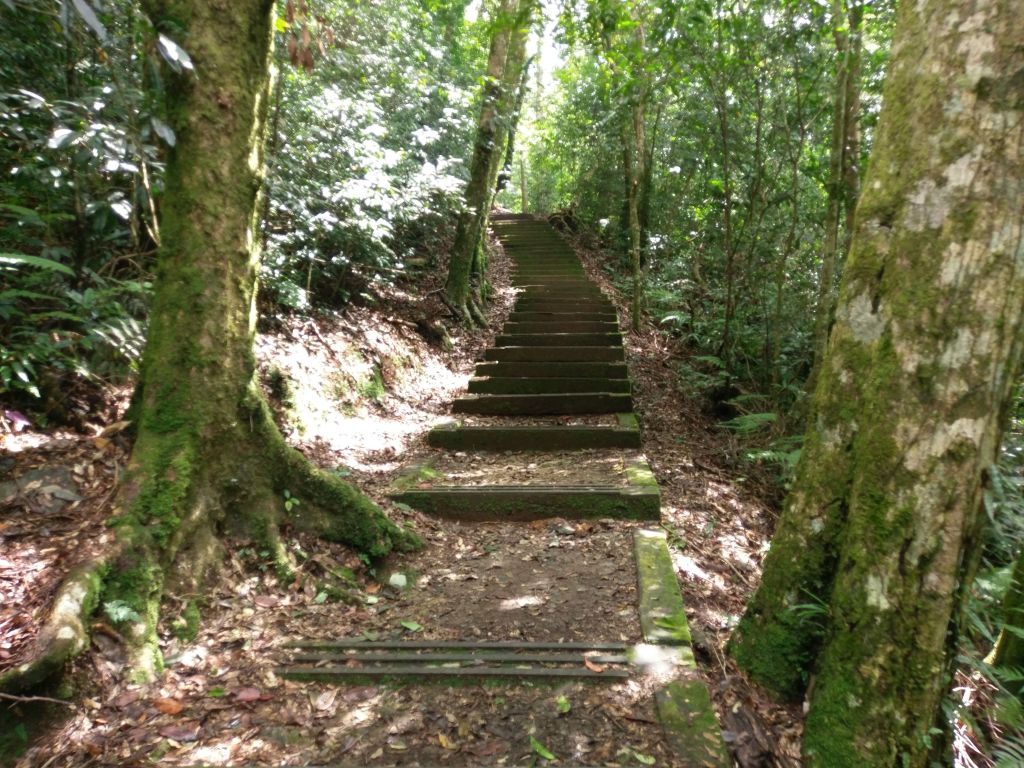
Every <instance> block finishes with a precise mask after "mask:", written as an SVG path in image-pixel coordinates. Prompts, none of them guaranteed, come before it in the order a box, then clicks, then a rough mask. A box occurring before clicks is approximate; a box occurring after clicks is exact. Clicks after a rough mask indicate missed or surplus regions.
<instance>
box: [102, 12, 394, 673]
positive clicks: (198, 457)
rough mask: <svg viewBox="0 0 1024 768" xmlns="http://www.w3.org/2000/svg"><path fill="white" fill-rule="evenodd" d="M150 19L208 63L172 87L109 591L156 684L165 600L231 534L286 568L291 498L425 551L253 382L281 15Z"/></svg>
mask: <svg viewBox="0 0 1024 768" xmlns="http://www.w3.org/2000/svg"><path fill="white" fill-rule="evenodd" d="M143 7H144V10H145V11H146V13H147V14H148V15H149V17H150V19H151V20H152V22H153V25H154V27H155V28H156V30H157V31H158V32H161V33H166V34H167V35H173V36H174V37H175V38H176V39H180V40H181V41H182V45H183V46H185V47H186V49H187V50H188V51H189V53H190V55H191V59H192V61H193V62H194V63H195V75H192V74H191V73H190V72H188V71H179V72H178V73H173V72H170V71H169V70H168V71H165V73H164V75H165V77H166V82H164V84H163V91H164V93H165V98H166V108H167V114H168V116H169V119H170V122H171V125H172V127H173V130H174V132H175V136H176V142H175V145H174V147H173V149H172V150H171V151H170V153H169V156H168V161H167V172H166V181H165V191H164V194H163V208H162V213H163V222H162V223H163V231H162V235H163V236H162V246H161V251H160V256H159V265H158V274H157V280H156V286H155V295H154V299H153V307H152V314H151V320H150V326H149V333H148V337H147V342H146V350H145V353H144V357H143V365H142V370H141V377H140V382H139V390H138V392H137V393H136V402H135V405H134V406H133V409H134V419H135V420H136V423H137V428H138V436H137V440H136V443H135V446H134V450H133V452H132V459H131V464H130V466H129V467H128V472H127V479H126V482H125V483H124V485H123V487H122V490H121V493H120V496H119V499H118V502H117V521H118V536H119V541H120V544H121V550H120V555H119V557H118V560H117V562H116V563H115V564H114V565H113V566H112V568H111V569H110V572H109V573H108V575H107V582H106V586H105V593H104V599H105V600H106V601H107V602H109V603H116V602H117V601H120V602H121V603H123V604H125V605H127V606H128V607H129V608H131V609H132V614H133V615H134V616H135V617H136V618H135V619H133V620H132V621H131V622H130V630H131V632H130V635H131V639H132V640H133V641H134V645H135V647H136V649H137V653H136V658H135V664H136V666H137V669H138V670H139V672H140V673H142V674H146V673H151V672H152V671H154V670H155V669H157V668H159V664H160V660H159V656H158V654H157V652H156V643H155V627H156V622H157V619H158V614H159V605H160V600H161V596H162V594H163V592H164V589H165V587H166V586H168V585H176V586H179V587H184V590H183V591H186V592H188V593H191V594H196V593H197V592H198V591H199V590H198V588H197V586H196V585H197V583H198V582H199V580H200V579H201V578H202V576H203V572H204V571H205V570H206V568H207V566H209V565H210V564H211V563H212V562H214V561H215V560H216V558H217V556H218V554H219V552H220V547H219V544H218V541H219V536H220V534H221V533H222V532H223V531H224V530H228V531H234V532H238V533H242V534H245V535H247V536H252V537H255V538H259V539H262V540H263V543H264V544H265V545H266V546H267V548H269V549H271V550H273V551H274V552H275V553H277V554H278V556H279V563H280V565H281V566H282V567H285V568H286V567H287V565H286V558H285V556H284V552H283V548H282V546H281V543H280V539H279V536H278V533H277V527H278V523H279V521H280V520H281V517H282V515H283V513H284V508H283V501H282V494H283V492H284V491H285V490H286V489H287V490H289V491H290V493H291V495H293V496H294V497H296V498H298V499H300V500H301V505H300V506H299V507H298V508H297V512H298V513H299V514H298V515H296V516H295V518H294V520H293V521H292V522H293V523H294V524H297V525H299V526H301V527H305V528H307V529H310V530H313V531H316V532H318V533H320V534H322V535H324V536H325V537H329V538H332V539H334V540H338V541H345V542H348V543H350V544H352V545H353V546H355V547H357V548H358V549H360V550H362V551H364V552H368V553H370V554H374V555H382V554H384V553H386V552H388V551H389V550H390V549H392V548H393V547H395V546H406V545H411V544H412V543H413V540H412V537H411V536H410V535H409V534H407V533H405V532H404V531H402V530H399V529H398V528H396V527H395V526H394V525H393V524H392V523H391V522H390V521H388V520H387V518H386V517H385V516H384V515H383V513H382V512H381V511H380V510H379V509H377V508H376V507H375V506H374V505H373V504H372V503H371V502H370V501H369V500H367V499H366V498H365V497H363V496H361V495H360V494H359V493H358V492H357V491H356V490H355V489H354V488H352V487H351V486H349V485H346V484H344V483H343V482H341V481H339V480H337V479H335V478H333V477H332V476H329V475H327V474H326V473H323V472H320V471H318V470H317V469H315V468H314V467H312V466H311V465H310V464H309V463H308V462H307V461H306V460H305V458H304V457H303V456H302V455H301V454H299V453H298V452H297V451H294V450H292V449H290V448H288V447H287V446H286V445H285V443H284V441H283V439H282V437H281V435H280V433H279V432H278V430H277V428H276V426H275V425H274V422H273V421H272V419H271V418H270V415H269V411H268V408H267V406H266V403H265V402H264V399H263V397H262V395H261V393H260V390H259V387H258V385H257V383H256V380H255V378H254V372H255V362H254V357H253V349H252V347H253V337H254V333H255V317H256V311H255V297H256V276H257V270H258V267H259V261H260V252H259V237H258V236H257V233H256V222H257V219H258V207H257V203H258V197H259V193H260V189H261V183H262V179H263V145H264V133H265V127H266V116H267V109H268V100H269V98H270V80H271V78H270V68H269V64H270V55H271V49H272V41H273V21H274V3H273V2H272V0H238V1H237V2H232V3H230V4H227V3H207V2H203V1H202V0H175V1H174V2H170V1H169V0H167V1H165V0H145V2H143ZM162 44H165V45H166V44H168V43H166V42H164V43H162ZM179 69H180V68H179Z"/></svg>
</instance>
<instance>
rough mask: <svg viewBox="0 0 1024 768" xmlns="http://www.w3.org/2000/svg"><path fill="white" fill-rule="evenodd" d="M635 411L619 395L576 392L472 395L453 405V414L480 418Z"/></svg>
mask: <svg viewBox="0 0 1024 768" xmlns="http://www.w3.org/2000/svg"><path fill="white" fill-rule="evenodd" d="M632 409H633V398H632V397H631V396H630V395H628V394H625V393H619V392H574V393H571V394H556V395H471V396H469V397H460V398H459V399H458V400H456V401H455V402H454V403H453V404H452V412H453V413H475V414H479V415H481V416H571V415H574V414H581V413H619V412H621V411H630V410H632Z"/></svg>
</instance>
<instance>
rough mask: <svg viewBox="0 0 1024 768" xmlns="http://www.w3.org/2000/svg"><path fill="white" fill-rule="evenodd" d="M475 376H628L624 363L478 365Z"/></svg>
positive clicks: (613, 377) (616, 377)
mask: <svg viewBox="0 0 1024 768" xmlns="http://www.w3.org/2000/svg"><path fill="white" fill-rule="evenodd" d="M475 375H476V376H481V377H483V376H486V377H488V378H492V379H502V378H504V379H509V378H521V377H529V376H535V377H538V378H549V379H554V378H566V379H599V378H606V379H625V378H627V375H628V374H627V372H626V366H625V364H624V363H479V364H478V365H477V366H476V371H475Z"/></svg>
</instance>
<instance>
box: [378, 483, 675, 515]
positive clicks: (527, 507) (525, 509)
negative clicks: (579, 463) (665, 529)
mask: <svg viewBox="0 0 1024 768" xmlns="http://www.w3.org/2000/svg"><path fill="white" fill-rule="evenodd" d="M392 498H393V499H394V500H395V501H399V502H401V503H403V504H408V505H409V506H410V507H415V508H416V509H419V510H421V511H423V512H427V513H429V514H433V515H437V516H438V517H446V518H451V519H455V520H470V521H483V520H543V519H545V518H549V517H565V518H568V519H571V520H582V519H586V518H612V519H627V520H658V519H660V517H661V499H660V495H659V493H658V486H657V485H639V486H631V485H630V486H523V485H520V486H516V485H480V486H476V487H468V486H435V487H434V488H429V489H423V490H418V489H413V490H408V491H404V492H402V493H398V494H395V495H394V496H392Z"/></svg>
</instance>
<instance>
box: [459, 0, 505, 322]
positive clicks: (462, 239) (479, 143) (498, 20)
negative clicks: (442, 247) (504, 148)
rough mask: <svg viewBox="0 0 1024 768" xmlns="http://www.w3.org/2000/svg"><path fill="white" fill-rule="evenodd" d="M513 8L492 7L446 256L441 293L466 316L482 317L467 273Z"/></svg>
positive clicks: (482, 219)
mask: <svg viewBox="0 0 1024 768" xmlns="http://www.w3.org/2000/svg"><path fill="white" fill-rule="evenodd" d="M517 8H518V0H501V3H500V4H499V5H498V7H497V8H496V10H495V18H494V20H493V22H492V32H491V45H490V49H489V52H488V55H487V71H486V74H485V75H484V92H483V103H482V104H481V106H480V118H479V120H478V121H477V129H476V142H475V144H474V145H473V157H472V160H471V161H470V165H469V182H468V183H467V184H466V195H465V196H466V207H465V208H464V209H463V211H462V213H460V214H459V220H458V224H457V225H456V229H455V242H454V243H453V244H452V255H451V260H450V261H449V262H448V279H447V281H446V282H445V298H446V299H447V301H448V305H449V306H450V307H451V308H452V310H454V311H455V312H456V313H457V314H458V315H459V316H460V317H461V318H462V319H463V320H465V321H467V322H474V321H476V322H481V321H482V320H483V315H482V312H481V310H480V308H479V307H477V306H475V304H474V302H473V295H472V284H471V277H472V275H473V266H474V260H475V259H476V251H477V245H478V243H479V242H480V238H481V237H482V236H483V230H484V227H485V226H486V217H487V214H488V210H487V208H488V207H489V206H490V202H491V189H492V182H491V166H492V164H493V158H494V157H495V155H496V154H497V153H499V152H500V149H498V148H497V146H496V144H497V142H496V139H497V138H498V123H499V120H500V115H499V106H500V101H501V97H502V82H503V79H504V75H505V66H506V64H507V62H508V55H509V42H510V39H511V37H512V29H513V26H514V17H515V15H516V9H517Z"/></svg>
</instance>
